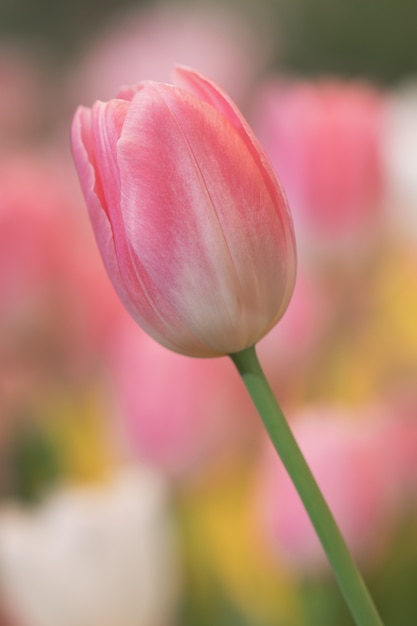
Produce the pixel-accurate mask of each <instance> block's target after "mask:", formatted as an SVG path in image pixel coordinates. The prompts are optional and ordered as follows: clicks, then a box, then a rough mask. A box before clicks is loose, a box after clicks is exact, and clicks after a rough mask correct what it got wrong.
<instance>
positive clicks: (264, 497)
mask: <svg viewBox="0 0 417 626" xmlns="http://www.w3.org/2000/svg"><path fill="white" fill-rule="evenodd" d="M293 428H294V433H295V435H296V438H297V440H298V442H299V444H300V447H301V449H302V451H303V453H304V455H305V457H306V459H307V462H308V463H309V465H310V467H311V470H312V472H313V474H314V475H315V477H316V479H317V482H318V484H319V486H320V488H321V490H322V492H323V494H324V496H325V498H326V500H327V502H328V504H329V506H330V509H331V510H332V512H333V514H334V516H335V518H336V521H337V522H338V525H339V527H340V529H341V531H342V533H343V535H344V537H345V539H346V541H347V543H348V546H349V548H350V550H351V551H352V552H353V554H354V555H355V556H356V558H358V559H362V560H363V559H365V558H370V557H372V556H375V554H376V552H377V549H378V547H379V544H380V542H381V539H382V537H383V536H384V533H385V522H386V517H385V515H386V514H387V511H388V490H387V485H386V480H385V478H386V476H385V473H384V471H383V466H384V458H382V456H381V454H380V447H379V445H378V443H379V429H378V424H377V421H374V419H373V415H372V419H371V420H367V419H366V416H364V417H363V419H362V421H359V420H358V418H356V419H355V418H353V417H352V416H351V415H350V414H349V413H348V412H347V411H343V410H334V409H332V408H327V409H316V410H307V411H305V412H304V413H303V414H302V415H300V416H298V418H296V420H295V421H294V425H293ZM261 475H262V478H261V480H260V487H259V492H258V496H259V511H260V518H261V520H262V528H263V530H264V533H265V535H266V537H267V541H268V544H269V545H270V546H272V547H273V550H274V552H275V554H276V555H277V556H278V557H279V559H280V560H282V561H283V562H284V563H286V564H287V565H288V566H289V567H290V568H293V569H294V570H296V571H309V572H314V571H316V572H319V571H322V570H323V569H326V559H325V556H324V552H323V550H322V548H321V546H320V544H319V541H318V539H317V536H316V534H315V532H314V529H313V526H312V525H311V522H310V520H309V518H308V517H307V514H306V512H305V510H304V508H303V505H302V503H301V500H300V499H299V496H298V494H297V492H296V491H295V488H294V486H293V484H292V482H291V480H290V478H289V477H288V474H287V473H286V472H285V470H284V468H283V466H282V464H281V462H280V461H279V459H278V457H277V456H276V454H274V452H273V450H272V448H269V447H268V452H267V454H266V457H265V463H264V466H263V469H262V472H261ZM259 494H260V495H259Z"/></svg>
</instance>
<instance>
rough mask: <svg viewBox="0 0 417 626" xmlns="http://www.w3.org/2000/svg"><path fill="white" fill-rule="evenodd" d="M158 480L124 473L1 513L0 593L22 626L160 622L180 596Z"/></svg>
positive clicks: (158, 625)
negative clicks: (34, 506)
mask: <svg viewBox="0 0 417 626" xmlns="http://www.w3.org/2000/svg"><path fill="white" fill-rule="evenodd" d="M167 496H168V494H167V491H166V486H165V483H163V481H162V480H161V479H160V477H159V476H158V475H155V474H154V473H151V472H150V471H148V470H143V469H141V470H140V471H138V470H129V471H125V472H123V473H121V474H120V475H118V476H117V477H115V478H114V480H113V482H112V483H110V484H108V485H102V486H95V487H85V486H84V487H83V488H67V489H63V490H62V491H61V492H57V493H56V494H55V495H53V496H52V497H51V498H50V499H49V500H48V501H47V502H45V504H44V505H43V506H41V507H39V508H38V509H35V510H30V509H28V510H24V509H17V508H11V507H9V508H7V510H5V509H3V511H2V512H1V513H0V594H1V595H2V596H3V597H4V598H5V599H6V602H7V603H9V604H10V607H11V609H12V611H14V612H15V613H16V618H17V620H18V623H19V624H21V625H22V626H165V625H166V624H167V623H169V621H170V619H169V618H170V615H171V613H172V610H173V607H174V605H175V598H176V595H177V591H178V569H177V565H178V563H177V560H176V556H177V551H176V545H175V538H174V534H173V528H172V525H171V523H170V519H169V514H168V513H169V511H168V497H167Z"/></svg>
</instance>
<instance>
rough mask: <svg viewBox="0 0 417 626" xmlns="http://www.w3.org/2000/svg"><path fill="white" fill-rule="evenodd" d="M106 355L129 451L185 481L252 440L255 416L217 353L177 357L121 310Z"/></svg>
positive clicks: (253, 438)
mask: <svg viewBox="0 0 417 626" xmlns="http://www.w3.org/2000/svg"><path fill="white" fill-rule="evenodd" d="M109 361H110V373H111V380H112V385H110V394H111V397H112V398H113V402H115V404H116V407H117V414H118V415H120V418H121V420H122V427H123V428H125V429H126V434H127V442H128V445H129V450H130V449H131V451H132V452H133V453H134V454H135V455H136V456H137V457H138V458H139V459H140V460H141V461H142V462H145V463H146V464H149V465H151V466H154V467H156V468H158V469H159V470H162V471H163V472H164V473H165V474H166V475H168V476H169V477H170V478H171V479H174V480H176V481H180V482H184V481H187V479H188V478H189V477H190V475H192V476H194V477H195V475H196V474H198V473H201V472H204V471H205V470H206V469H207V468H208V467H213V465H214V464H215V463H218V462H219V460H221V459H224V458H225V457H226V456H227V457H228V458H230V457H232V456H234V457H236V455H237V454H238V453H239V452H241V453H245V452H247V450H248V449H249V447H250V445H252V444H253V442H254V440H255V441H256V435H257V427H258V421H257V420H253V419H252V418H253V417H254V415H253V413H252V411H251V405H250V404H249V402H248V398H247V397H246V395H245V394H242V393H240V391H241V386H240V385H241V381H240V380H239V377H238V375H237V372H236V371H235V370H234V368H233V369H232V368H230V367H229V363H228V362H227V361H226V360H225V359H191V358H190V359H184V358H183V357H182V356H181V355H179V354H175V353H174V352H170V351H168V350H166V349H165V348H163V347H162V346H160V345H159V344H158V343H156V342H155V341H153V339H152V338H151V337H149V336H148V335H147V334H146V333H144V332H141V330H140V329H139V328H138V327H137V326H136V325H135V323H134V322H133V320H131V319H130V318H128V317H127V316H126V323H124V324H120V325H119V328H118V330H117V331H116V332H115V335H114V349H113V350H112V351H111V354H110V359H109ZM215 388H217V389H219V392H218V393H213V389H215ZM161 389H163V393H161Z"/></svg>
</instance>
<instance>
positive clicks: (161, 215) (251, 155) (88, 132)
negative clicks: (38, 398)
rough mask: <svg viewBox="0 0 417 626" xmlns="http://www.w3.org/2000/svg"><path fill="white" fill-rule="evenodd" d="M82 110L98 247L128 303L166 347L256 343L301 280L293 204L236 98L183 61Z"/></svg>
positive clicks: (229, 349)
mask: <svg viewBox="0 0 417 626" xmlns="http://www.w3.org/2000/svg"><path fill="white" fill-rule="evenodd" d="M174 81H175V85H167V84H163V83H156V82H151V81H147V82H143V83H140V84H139V85H137V86H133V87H126V88H124V89H122V90H121V91H120V92H119V93H118V95H117V98H116V99H114V100H110V101H109V102H107V103H103V102H96V103H95V104H94V105H93V107H92V108H91V109H90V108H85V107H80V108H79V109H78V110H77V112H76V114H75V118H74V121H73V126H72V146H73V154H74V159H75V163H76V167H77V170H78V174H79V177H80V181H81V186H82V189H83V192H84V195H85V198H86V202H87V205H88V208H89V211H90V216H91V220H92V224H93V228H94V231H95V234H96V238H97V242H98V245H99V248H100V251H101V254H102V257H103V260H104V263H105V265H106V268H107V271H108V273H109V275H110V278H111V280H112V282H113V284H114V286H115V288H116V290H117V292H118V294H119V296H120V298H121V299H122V301H123V303H124V304H125V306H126V308H127V310H128V311H129V312H130V314H131V315H132V317H133V318H134V319H135V320H136V321H137V322H138V323H139V325H140V326H142V327H143V329H144V330H145V331H146V332H148V333H149V334H150V335H151V336H152V337H153V338H154V339H156V340H157V341H159V342H160V343H161V344H163V345H164V346H166V347H168V348H170V349H172V350H174V351H176V352H180V353H182V354H186V355H189V356H198V357H214V356H220V355H225V354H231V353H234V352H238V351H240V350H243V349H244V348H247V347H249V346H251V345H253V344H255V343H256V342H257V341H258V340H259V339H260V338H261V337H263V336H264V335H265V334H266V333H267V332H268V331H269V330H270V329H271V328H272V327H273V326H274V325H275V323H276V322H277V321H278V320H279V319H280V318H281V316H282V315H283V313H284V311H285V309H286V307H287V305H288V302H289V300H290V297H291V293H292V290H293V285H294V281H295V266H296V252H295V240H294V232H293V226H292V220H291V216H290V213H289V209H288V206H287V203H286V200H285V197H284V194H283V191H282V189H281V187H280V184H279V182H278V181H277V179H276V177H275V175H274V174H273V171H272V168H271V166H270V164H269V162H268V161H267V159H266V157H265V155H264V153H263V151H262V149H261V148H260V146H259V144H258V142H257V140H256V138H255V137H254V135H253V133H252V131H251V130H250V128H249V127H248V125H247V123H246V121H245V120H244V118H243V117H242V115H241V114H240V112H239V111H238V110H237V108H236V106H235V105H234V103H233V102H232V101H231V100H230V99H229V98H228V96H226V95H225V94H223V93H222V91H221V90H220V89H219V88H218V87H216V86H215V85H214V84H213V83H212V82H210V81H209V80H207V79H206V78H204V77H203V76H201V75H199V74H197V73H196V72H193V71H192V70H189V69H186V68H176V70H175V73H174Z"/></svg>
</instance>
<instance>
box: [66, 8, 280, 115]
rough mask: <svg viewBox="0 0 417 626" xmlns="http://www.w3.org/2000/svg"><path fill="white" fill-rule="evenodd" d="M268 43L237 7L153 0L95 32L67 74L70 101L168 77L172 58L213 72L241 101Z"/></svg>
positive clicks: (103, 95) (105, 96) (90, 99)
mask: <svg viewBox="0 0 417 626" xmlns="http://www.w3.org/2000/svg"><path fill="white" fill-rule="evenodd" d="M269 48H270V42H269V40H268V38H267V37H263V38H262V41H260V38H259V37H256V33H255V29H254V28H253V24H249V23H248V22H247V21H246V20H245V19H244V17H243V16H242V15H241V14H237V12H236V11H232V12H231V11H230V10H227V8H226V9H225V8H224V7H220V6H219V5H217V6H215V5H213V4H211V5H210V6H209V5H208V4H207V3H206V4H199V5H195V4H194V5H191V4H188V5H186V6H184V5H180V4H179V3H178V2H174V3H172V4H171V3H167V2H165V3H162V4H161V3H158V4H155V3H152V5H150V6H148V7H147V8H144V9H139V10H137V9H135V8H134V9H133V10H132V9H130V10H128V11H126V12H119V13H118V16H117V19H114V16H112V19H111V21H110V23H109V24H108V25H107V27H106V28H102V29H100V30H99V31H98V37H96V38H95V39H91V38H90V39H89V46H88V49H87V51H86V54H84V55H82V57H81V64H80V66H79V67H78V68H76V69H75V72H74V73H73V75H72V76H71V77H70V81H69V83H70V84H69V85H68V92H69V101H70V102H74V98H76V100H75V103H77V102H88V103H90V102H93V101H94V100H97V99H100V100H108V99H110V98H112V97H113V94H115V93H116V91H117V90H118V88H119V86H120V85H130V84H132V83H135V82H138V81H139V80H144V79H146V78H148V76H152V78H153V79H154V80H157V81H158V82H168V81H169V77H170V74H171V68H172V61H173V59H175V62H176V63H178V64H181V65H192V66H193V67H195V68H196V69H197V70H198V71H199V72H202V73H203V74H205V75H206V76H211V77H212V79H214V80H215V81H216V82H217V83H218V84H219V85H222V86H223V87H224V88H225V89H227V91H228V93H229V94H230V95H231V96H232V97H233V99H234V100H235V101H237V102H243V101H245V100H246V98H247V95H248V93H249V91H250V88H251V85H252V84H253V80H254V77H255V76H256V75H257V74H258V72H259V71H260V69H261V68H262V66H263V64H264V63H265V61H266V57H267V55H268V54H269Z"/></svg>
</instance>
